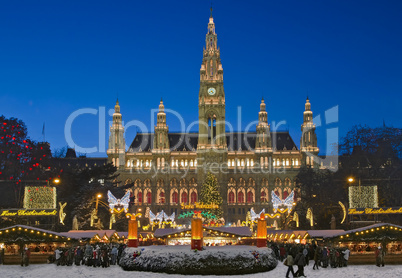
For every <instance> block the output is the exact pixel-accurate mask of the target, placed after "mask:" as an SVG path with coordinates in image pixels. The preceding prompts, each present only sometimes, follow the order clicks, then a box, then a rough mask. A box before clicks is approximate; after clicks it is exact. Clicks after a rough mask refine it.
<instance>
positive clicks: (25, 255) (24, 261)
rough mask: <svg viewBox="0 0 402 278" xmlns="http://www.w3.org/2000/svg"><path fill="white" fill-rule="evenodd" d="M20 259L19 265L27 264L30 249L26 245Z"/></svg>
mask: <svg viewBox="0 0 402 278" xmlns="http://www.w3.org/2000/svg"><path fill="white" fill-rule="evenodd" d="M21 256H22V260H21V266H24V265H25V266H28V265H29V258H30V256H31V251H29V249H28V248H27V247H25V249H24V250H23V251H22V254H21Z"/></svg>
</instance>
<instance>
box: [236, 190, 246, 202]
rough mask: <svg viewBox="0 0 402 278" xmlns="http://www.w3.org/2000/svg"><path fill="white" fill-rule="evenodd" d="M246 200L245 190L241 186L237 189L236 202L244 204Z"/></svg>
mask: <svg viewBox="0 0 402 278" xmlns="http://www.w3.org/2000/svg"><path fill="white" fill-rule="evenodd" d="M245 202H246V190H245V189H244V188H243V187H241V188H239V189H238V190H237V203H240V204H244V203H245Z"/></svg>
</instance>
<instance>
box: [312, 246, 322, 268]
mask: <svg viewBox="0 0 402 278" xmlns="http://www.w3.org/2000/svg"><path fill="white" fill-rule="evenodd" d="M320 254H321V248H320V247H318V246H317V247H316V248H315V251H314V265H313V269H315V268H316V267H317V270H318V266H319V265H320Z"/></svg>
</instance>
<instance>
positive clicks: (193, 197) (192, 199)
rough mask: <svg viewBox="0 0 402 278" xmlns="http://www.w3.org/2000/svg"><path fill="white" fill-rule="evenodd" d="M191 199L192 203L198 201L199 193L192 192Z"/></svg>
mask: <svg viewBox="0 0 402 278" xmlns="http://www.w3.org/2000/svg"><path fill="white" fill-rule="evenodd" d="M190 201H191V203H192V204H194V203H195V202H197V193H196V192H195V191H193V192H191V195H190Z"/></svg>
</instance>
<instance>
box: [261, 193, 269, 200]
mask: <svg viewBox="0 0 402 278" xmlns="http://www.w3.org/2000/svg"><path fill="white" fill-rule="evenodd" d="M267 201H268V199H267V194H266V193H265V191H261V203H264V202H267Z"/></svg>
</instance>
